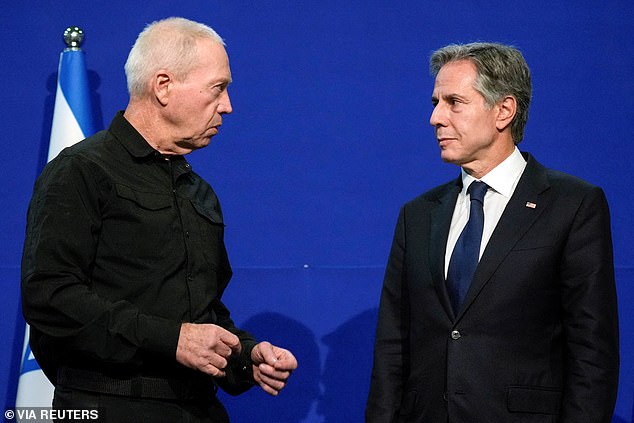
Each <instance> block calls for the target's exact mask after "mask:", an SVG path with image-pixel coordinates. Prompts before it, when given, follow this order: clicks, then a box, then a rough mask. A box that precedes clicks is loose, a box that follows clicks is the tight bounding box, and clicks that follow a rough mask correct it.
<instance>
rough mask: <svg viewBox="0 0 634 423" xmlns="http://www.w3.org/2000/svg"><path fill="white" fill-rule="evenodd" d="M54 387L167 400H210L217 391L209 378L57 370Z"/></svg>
mask: <svg viewBox="0 0 634 423" xmlns="http://www.w3.org/2000/svg"><path fill="white" fill-rule="evenodd" d="M57 385H60V386H64V387H67V388H73V389H80V390H83V391H89V392H99V393H102V394H111V395H122V396H127V397H134V398H154V399H167V400H191V399H202V398H206V399H207V400H209V399H211V397H213V396H214V395H215V392H216V391H217V390H218V387H217V386H216V384H215V383H214V382H213V379H211V377H204V378H192V379H163V378H155V377H147V376H134V377H121V378H119V377H114V376H107V375H104V374H102V373H99V372H95V371H91V370H84V369H76V368H70V367H61V368H60V369H59V371H58V374H57Z"/></svg>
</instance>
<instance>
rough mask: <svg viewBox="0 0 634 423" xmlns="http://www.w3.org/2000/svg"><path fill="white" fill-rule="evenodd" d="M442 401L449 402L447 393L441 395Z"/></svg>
mask: <svg viewBox="0 0 634 423" xmlns="http://www.w3.org/2000/svg"><path fill="white" fill-rule="evenodd" d="M442 399H443V400H445V402H447V401H449V394H448V393H447V391H445V392H443V393H442Z"/></svg>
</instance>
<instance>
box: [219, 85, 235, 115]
mask: <svg viewBox="0 0 634 423" xmlns="http://www.w3.org/2000/svg"><path fill="white" fill-rule="evenodd" d="M231 112H233V107H231V99H230V98H229V90H224V92H223V93H222V97H221V98H220V102H219V104H218V113H220V114H229V113H231Z"/></svg>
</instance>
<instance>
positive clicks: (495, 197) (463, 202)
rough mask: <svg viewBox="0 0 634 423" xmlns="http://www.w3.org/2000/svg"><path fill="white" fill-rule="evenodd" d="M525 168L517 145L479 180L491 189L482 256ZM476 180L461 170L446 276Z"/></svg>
mask: <svg viewBox="0 0 634 423" xmlns="http://www.w3.org/2000/svg"><path fill="white" fill-rule="evenodd" d="M525 168H526V160H524V157H522V154H521V153H520V151H519V150H518V148H517V147H515V151H513V153H512V154H511V155H510V156H509V157H507V158H506V159H505V160H504V161H503V162H502V163H500V164H499V165H497V166H496V167H495V168H494V169H493V170H491V171H490V172H489V173H487V174H486V175H484V177H483V178H482V179H480V181H482V182H484V183H486V184H487V185H488V186H489V190H488V191H487V193H486V195H485V196H484V229H483V231H482V242H481V243H480V254H479V257H482V253H483V252H484V249H485V247H486V245H487V244H488V242H489V239H490V238H491V234H492V233H493V230H494V229H495V227H496V226H497V224H498V222H499V221H500V217H501V216H502V213H503V212H504V209H505V208H506V205H507V204H508V202H509V200H510V199H511V196H512V195H513V192H515V187H516V186H517V183H518V182H519V180H520V176H522V173H523V172H524V169H525ZM475 180H476V179H475V178H474V177H473V176H471V175H469V174H468V173H467V172H465V171H464V169H463V170H462V191H460V193H459V194H458V201H457V202H456V208H455V209H454V212H453V217H452V218H451V226H450V228H449V238H448V239H447V250H446V251H445V278H446V277H447V269H449V260H450V259H451V253H452V252H453V249H454V247H455V245H456V242H457V241H458V238H459V237H460V233H461V232H462V230H463V229H464V227H465V225H466V224H467V221H468V220H469V210H470V208H471V200H470V199H469V196H468V195H467V188H469V185H470V184H471V183H472V182H473V181H475Z"/></svg>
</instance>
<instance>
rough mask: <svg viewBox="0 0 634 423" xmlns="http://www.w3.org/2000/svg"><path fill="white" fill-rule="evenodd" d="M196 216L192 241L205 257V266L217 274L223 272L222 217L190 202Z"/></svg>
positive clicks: (212, 210) (225, 265) (225, 254)
mask: <svg viewBox="0 0 634 423" xmlns="http://www.w3.org/2000/svg"><path fill="white" fill-rule="evenodd" d="M191 204H192V206H193V208H194V210H195V211H196V216H197V219H196V221H197V228H198V231H196V234H194V241H195V242H196V244H198V245H197V246H198V247H199V248H200V250H201V251H202V253H203V256H204V257H205V260H206V261H207V264H208V265H209V266H211V267H212V268H213V269H214V270H216V271H218V272H223V271H225V270H226V269H225V268H226V267H227V266H228V264H227V263H228V259H227V252H226V249H225V245H224V230H225V224H224V222H223V221H222V215H221V214H220V213H219V212H218V211H216V210H214V209H211V208H205V207H203V206H202V205H201V204H198V203H196V202H195V201H192V202H191Z"/></svg>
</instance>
